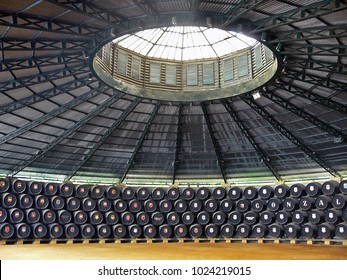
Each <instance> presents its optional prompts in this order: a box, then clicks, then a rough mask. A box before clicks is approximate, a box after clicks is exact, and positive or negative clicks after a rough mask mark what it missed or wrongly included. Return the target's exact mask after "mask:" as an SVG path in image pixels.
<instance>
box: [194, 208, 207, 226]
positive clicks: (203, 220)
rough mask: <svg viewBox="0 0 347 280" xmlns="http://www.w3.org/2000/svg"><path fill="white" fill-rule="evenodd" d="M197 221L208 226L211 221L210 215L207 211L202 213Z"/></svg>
mask: <svg viewBox="0 0 347 280" xmlns="http://www.w3.org/2000/svg"><path fill="white" fill-rule="evenodd" d="M196 219H197V221H198V223H199V224H200V225H207V224H208V223H209V221H210V214H209V213H208V212H206V211H203V212H200V213H199V214H198V215H197V217H196Z"/></svg>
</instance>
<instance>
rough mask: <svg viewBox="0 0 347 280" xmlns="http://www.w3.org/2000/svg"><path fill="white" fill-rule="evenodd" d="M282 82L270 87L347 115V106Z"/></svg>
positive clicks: (309, 90) (310, 90)
mask: <svg viewBox="0 0 347 280" xmlns="http://www.w3.org/2000/svg"><path fill="white" fill-rule="evenodd" d="M280 81H282V83H279V84H275V83H274V84H271V86H270V87H274V88H278V89H281V90H284V91H288V92H290V93H291V94H295V95H298V96H301V97H304V98H306V99H308V100H310V101H313V102H315V103H317V104H320V105H323V106H326V107H328V108H331V109H333V110H335V111H339V112H341V113H344V114H346V113H347V105H344V104H341V103H338V102H336V101H334V100H332V99H331V98H327V97H324V96H321V95H319V94H317V93H315V92H313V89H312V88H311V89H303V88H301V87H299V86H298V85H295V84H288V83H287V81H285V80H282V79H280Z"/></svg>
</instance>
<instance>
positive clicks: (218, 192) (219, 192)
mask: <svg viewBox="0 0 347 280" xmlns="http://www.w3.org/2000/svg"><path fill="white" fill-rule="evenodd" d="M225 195H226V190H225V188H222V187H217V188H215V189H213V191H212V196H213V198H214V199H216V200H222V199H223V198H224V197H225Z"/></svg>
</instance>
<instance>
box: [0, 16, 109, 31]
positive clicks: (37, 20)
mask: <svg viewBox="0 0 347 280" xmlns="http://www.w3.org/2000/svg"><path fill="white" fill-rule="evenodd" d="M0 25H3V26H9V27H18V28H23V29H31V30H38V31H46V32H53V33H59V34H66V35H70V36H71V35H77V36H79V37H82V38H83V37H84V38H91V37H100V36H102V32H103V29H100V28H96V27H93V26H89V25H85V24H74V23H70V22H66V21H62V20H58V19H47V18H43V17H39V16H35V15H28V14H23V13H19V14H18V13H15V12H6V11H1V10H0Z"/></svg>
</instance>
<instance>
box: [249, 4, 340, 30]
mask: <svg viewBox="0 0 347 280" xmlns="http://www.w3.org/2000/svg"><path fill="white" fill-rule="evenodd" d="M346 9H347V5H346V4H344V3H341V1H336V0H324V1H320V2H316V3H312V4H308V5H303V6H302V7H297V8H294V9H292V10H290V11H287V12H284V13H280V14H278V13H276V14H274V15H269V16H267V17H266V18H263V19H260V20H257V21H254V22H253V23H254V29H253V30H252V31H251V33H260V32H264V31H269V30H273V29H275V28H278V27H281V26H286V25H289V24H294V23H297V22H300V21H306V20H309V19H312V18H316V17H321V16H325V15H328V14H331V13H336V12H338V11H343V10H346Z"/></svg>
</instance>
